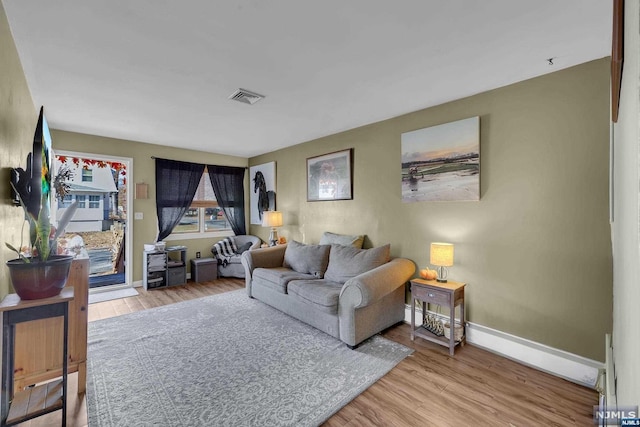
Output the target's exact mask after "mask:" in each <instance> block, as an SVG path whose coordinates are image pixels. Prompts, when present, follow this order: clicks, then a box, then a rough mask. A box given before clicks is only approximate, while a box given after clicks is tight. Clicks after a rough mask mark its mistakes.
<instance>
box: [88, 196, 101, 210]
mask: <svg viewBox="0 0 640 427" xmlns="http://www.w3.org/2000/svg"><path fill="white" fill-rule="evenodd" d="M98 208H100V196H89V209H98Z"/></svg>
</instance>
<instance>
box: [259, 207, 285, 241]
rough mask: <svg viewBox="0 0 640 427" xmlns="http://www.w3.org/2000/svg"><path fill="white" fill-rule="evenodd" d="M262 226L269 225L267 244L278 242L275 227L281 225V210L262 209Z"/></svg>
mask: <svg viewBox="0 0 640 427" xmlns="http://www.w3.org/2000/svg"><path fill="white" fill-rule="evenodd" d="M262 226H263V227H271V232H270V233H269V246H275V245H276V243H277V242H278V230H277V227H282V212H280V211H264V212H262Z"/></svg>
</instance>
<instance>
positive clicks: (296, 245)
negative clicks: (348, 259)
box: [283, 240, 331, 279]
mask: <svg viewBox="0 0 640 427" xmlns="http://www.w3.org/2000/svg"><path fill="white" fill-rule="evenodd" d="M330 249H331V246H329V245H305V244H303V243H300V242H296V241H295V240H292V241H291V242H290V243H289V244H288V245H287V249H286V250H285V252H284V262H283V267H287V268H291V269H292V270H295V271H297V272H298V273H303V274H312V275H313V276H314V277H316V278H318V279H322V278H323V277H324V272H325V271H326V270H327V264H328V263H329V250H330Z"/></svg>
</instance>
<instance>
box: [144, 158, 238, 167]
mask: <svg viewBox="0 0 640 427" xmlns="http://www.w3.org/2000/svg"><path fill="white" fill-rule="evenodd" d="M151 158H152V159H154V160H155V159H159V160H174V159H164V158H162V157H156V156H151ZM175 161H176V162H182V163H192V164H194V165H202V164H204V163H196V162H185V161H184V160H175ZM204 165H205V166H207V165H206V164H204ZM211 166H225V167H242V166H229V165H211ZM244 168H245V169H249V167H248V166H245V167H244Z"/></svg>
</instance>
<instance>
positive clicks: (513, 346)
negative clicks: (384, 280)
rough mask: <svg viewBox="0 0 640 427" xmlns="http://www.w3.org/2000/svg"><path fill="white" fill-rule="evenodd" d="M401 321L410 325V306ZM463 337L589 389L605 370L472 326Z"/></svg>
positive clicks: (593, 363)
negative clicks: (601, 370) (600, 372)
mask: <svg viewBox="0 0 640 427" xmlns="http://www.w3.org/2000/svg"><path fill="white" fill-rule="evenodd" d="M430 313H432V312H430ZM433 314H436V315H438V314H437V313H433ZM439 316H440V317H443V318H447V319H448V317H446V316H442V315H439ZM421 317H422V310H420V309H419V308H418V307H416V318H421ZM404 319H405V322H407V323H411V306H409V305H407V306H406V307H405V316H404ZM466 336H467V342H468V343H469V344H473V345H475V346H478V347H481V348H484V349H485V350H488V351H490V352H492V353H496V354H499V355H501V356H504V357H506V358H508V359H512V360H515V361H516V362H519V363H522V364H523V365H527V366H530V367H532V368H536V369H539V370H541V371H544V372H547V373H549V374H552V375H555V376H558V377H560V378H564V379H566V380H568V381H571V382H574V383H576V384H580V385H583V386H585V387H589V388H594V387H595V385H596V381H597V380H598V375H599V370H600V369H602V368H604V364H603V363H602V362H598V361H595V360H591V359H587V358H586V357H582V356H578V355H576V354H573V353H569V352H567V351H564V350H560V349H557V348H553V347H550V346H547V345H544V344H540V343H537V342H535V341H531V340H528V339H525V338H521V337H518V336H515V335H511V334H508V333H506V332H502V331H498V330H496V329H492V328H488V327H486V326H482V325H478V324H475V323H471V322H467V323H466Z"/></svg>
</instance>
